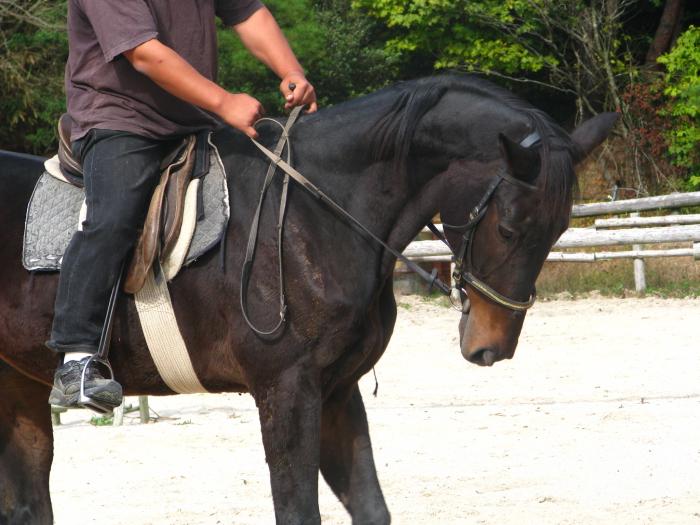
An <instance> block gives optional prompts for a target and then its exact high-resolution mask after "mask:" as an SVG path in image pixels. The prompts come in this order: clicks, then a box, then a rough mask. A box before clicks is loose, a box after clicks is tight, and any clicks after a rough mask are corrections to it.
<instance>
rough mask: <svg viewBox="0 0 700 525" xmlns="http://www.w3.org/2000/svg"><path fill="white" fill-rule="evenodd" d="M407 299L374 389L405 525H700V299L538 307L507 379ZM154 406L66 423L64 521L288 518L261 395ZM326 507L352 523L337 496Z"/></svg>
mask: <svg viewBox="0 0 700 525" xmlns="http://www.w3.org/2000/svg"><path fill="white" fill-rule="evenodd" d="M402 302H403V303H405V306H403V307H400V308H399V320H398V324H397V328H396V331H395V333H394V338H393V340H392V343H391V345H390V347H389V349H388V350H387V353H386V355H385V356H384V358H383V359H382V360H381V361H380V363H379V365H378V367H377V374H378V376H379V397H377V398H374V397H372V395H371V392H372V390H373V388H374V381H373V379H372V377H371V374H370V375H369V376H368V377H365V378H364V379H363V381H362V391H363V394H364V397H365V403H366V405H367V410H368V415H369V419H370V426H371V430H372V439H373V444H374V452H375V459H376V462H377V467H378V471H379V478H380V480H381V483H382V487H383V490H384V494H385V497H386V499H387V503H388V505H389V509H390V510H391V512H392V516H393V519H394V523H399V524H417V523H418V524H423V523H446V524H452V523H467V524H482V523H486V524H498V525H504V524H513V525H516V524H517V525H523V524H543V525H546V524H551V525H555V524H556V525H560V524H596V525H604V524H610V525H621V524H664V525H666V524H679V525H688V524H700V342H699V341H698V334H699V333H700V301H699V300H661V299H620V300H616V299H586V300H578V301H553V302H541V303H538V304H537V305H536V306H535V307H534V308H533V309H532V311H531V312H530V313H529V314H528V316H527V321H526V323H525V327H524V329H523V334H522V336H521V341H520V345H519V348H518V351H517V353H516V356H515V359H513V360H512V361H507V362H501V363H497V364H496V365H495V366H494V367H493V368H479V367H476V366H474V365H471V364H469V363H467V362H466V361H464V360H463V358H462V356H461V354H460V352H459V347H458V341H457V321H458V314H457V313H455V312H453V311H451V310H449V309H445V308H440V307H437V306H434V305H432V304H429V303H424V302H423V301H421V300H418V299H407V298H404V299H402ZM150 401H151V406H152V408H153V409H155V410H156V411H157V412H158V413H159V414H160V415H161V416H164V417H163V418H162V419H161V420H160V421H159V422H157V423H155V424H149V425H139V424H137V423H136V421H137V420H136V418H129V419H128V421H127V423H126V425H125V426H123V427H119V428H113V427H93V426H91V425H89V424H87V423H86V421H87V419H89V413H87V412H73V413H71V414H68V415H64V417H63V420H64V421H65V422H66V423H67V424H64V425H62V426H61V427H58V428H57V429H56V432H55V434H56V455H55V460H54V469H53V473H52V478H51V486H52V494H53V502H54V508H55V512H56V523H57V525H68V524H70V525H75V524H88V523H98V524H110V525H111V524H114V525H125V524H130V525H145V524H172V525H185V524H187V525H195V524H219V523H221V524H234V523H235V524H247V523H273V522H274V517H273V509H272V500H271V496H270V489H269V484H268V472H267V467H266V464H265V460H264V453H263V449H262V444H261V441H260V430H259V425H258V420H257V412H256V410H255V406H254V404H253V401H252V399H251V398H250V396H238V395H218V396H217V395H193V396H177V397H170V398H150ZM101 476H104V478H105V479H111V480H113V481H112V482H110V483H105V482H102V481H100V477H101ZM88 479H89V480H91V481H89V482H88V481H86V480H88ZM320 505H321V513H322V516H323V520H324V523H332V524H340V523H350V519H349V517H348V515H347V514H346V513H345V511H344V509H343V508H342V506H341V504H340V503H339V502H338V501H337V500H336V499H335V497H334V496H333V494H332V493H331V492H330V490H329V489H328V488H327V486H326V485H325V483H323V482H321V494H320Z"/></svg>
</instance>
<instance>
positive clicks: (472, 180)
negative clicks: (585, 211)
mask: <svg viewBox="0 0 700 525" xmlns="http://www.w3.org/2000/svg"><path fill="white" fill-rule="evenodd" d="M616 119H617V114H615V113H606V114H601V115H598V116H597V117H594V118H592V119H590V120H589V121H587V122H585V123H583V124H582V125H581V126H580V127H578V128H577V129H576V130H575V131H574V132H573V133H572V135H571V136H569V135H567V134H566V133H565V132H564V131H563V130H561V129H560V128H558V127H556V126H554V127H549V126H544V127H543V126H540V125H535V128H536V129H537V131H534V132H531V133H530V134H528V135H527V136H525V137H524V138H522V139H520V140H515V139H512V138H509V137H508V136H507V135H506V134H503V133H499V134H498V135H497V140H498V145H499V150H500V158H498V159H496V160H493V161H488V162H475V161H473V160H466V159H458V160H455V161H453V162H451V163H450V165H449V168H448V169H447V172H446V180H447V181H448V187H449V188H450V192H449V195H448V196H447V197H446V198H445V199H444V200H443V202H442V206H441V209H440V214H441V217H442V220H443V224H444V227H445V236H446V238H447V240H448V242H449V243H450V246H451V247H452V249H453V252H454V253H455V258H456V272H455V279H456V281H457V285H458V286H457V287H458V289H459V291H460V295H461V302H462V318H461V320H460V324H459V330H460V341H461V345H460V346H461V351H462V355H463V356H464V357H465V358H466V359H467V360H469V361H470V362H472V363H475V364H478V365H482V366H490V365H492V364H493V363H495V362H496V361H500V360H502V359H510V358H512V357H513V354H514V353H515V348H516V345H517V342H518V337H519V335H520V331H521V329H522V326H523V321H524V319H525V313H526V310H527V309H528V308H529V307H530V306H531V305H532V303H533V302H534V299H535V281H536V279H537V276H538V275H539V273H540V271H541V269H542V266H543V264H544V261H545V259H546V258H547V255H548V253H549V251H550V249H551V248H552V246H553V245H554V243H555V242H556V240H557V239H558V238H559V236H560V235H561V234H562V233H563V232H564V231H565V230H566V228H567V227H568V223H569V217H570V213H571V206H572V192H573V189H574V188H575V186H576V178H575V174H574V166H575V165H576V164H577V163H578V162H580V161H581V160H583V159H584V158H585V157H586V156H587V155H588V154H589V153H590V152H591V151H592V150H593V149H594V148H595V147H596V146H597V145H599V144H600V143H601V142H602V141H603V140H605V138H606V137H607V135H608V134H609V132H610V130H611V128H612V126H613V124H614V122H615V121H616ZM541 123H542V122H540V123H539V124H541ZM538 128H539V129H538ZM540 135H541V136H540ZM467 174H469V176H468V177H467V176H466V175H467ZM475 203H476V204H475ZM465 211H466V212H469V213H468V214H466V215H467V216H466V217H465Z"/></svg>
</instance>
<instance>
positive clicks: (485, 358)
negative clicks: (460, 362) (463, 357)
mask: <svg viewBox="0 0 700 525" xmlns="http://www.w3.org/2000/svg"><path fill="white" fill-rule="evenodd" d="M467 359H468V360H469V362H471V363H474V364H476V365H481V366H491V365H493V364H494V363H495V362H496V353H495V352H494V351H493V350H489V349H488V348H480V349H479V350H477V351H476V352H472V353H471V354H469V357H467Z"/></svg>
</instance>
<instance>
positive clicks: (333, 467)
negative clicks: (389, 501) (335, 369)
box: [321, 384, 391, 524]
mask: <svg viewBox="0 0 700 525" xmlns="http://www.w3.org/2000/svg"><path fill="white" fill-rule="evenodd" d="M321 472H322V474H323V477H324V478H325V479H326V481H327V482H328V484H329V485H330V487H331V489H333V492H335V495H336V496H338V499H339V500H340V501H341V502H342V503H343V505H345V508H346V509H347V510H348V512H349V513H350V515H351V516H352V522H353V523H354V524H355V523H363V524H364V523H368V524H369V523H371V524H383V523H389V522H390V521H391V517H390V515H389V510H388V509H387V506H386V502H385V501H384V496H383V495H382V489H381V488H380V487H379V480H378V479H377V470H376V469H375V466H374V458H373V457H372V444H371V442H370V439H369V427H368V425H367V414H366V413H365V405H364V403H363V401H362V396H361V395H360V389H359V388H358V386H357V384H355V385H354V386H353V387H352V388H351V390H350V391H349V392H348V391H344V392H341V393H339V394H336V395H334V396H333V397H331V398H330V399H328V400H327V401H326V402H325V403H324V404H323V415H322V426H321Z"/></svg>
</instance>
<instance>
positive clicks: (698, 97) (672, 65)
mask: <svg viewBox="0 0 700 525" xmlns="http://www.w3.org/2000/svg"><path fill="white" fill-rule="evenodd" d="M659 62H661V63H662V64H664V65H665V66H666V71H667V73H666V76H665V79H664V80H665V83H666V88H665V89H664V93H665V94H666V95H667V96H669V97H670V98H671V104H670V110H669V113H670V114H671V115H672V116H673V117H675V126H674V127H673V129H671V130H670V131H669V132H668V133H667V139H668V141H669V154H670V155H671V157H672V159H673V163H674V164H676V165H678V166H682V167H684V168H687V169H688V170H689V177H688V186H689V189H700V27H694V26H690V27H689V28H688V30H687V31H685V32H684V33H683V34H682V35H681V36H680V37H679V38H678V41H677V42H676V45H675V46H674V48H673V49H672V50H671V51H670V52H669V53H668V54H666V55H664V56H662V57H660V58H659Z"/></svg>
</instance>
